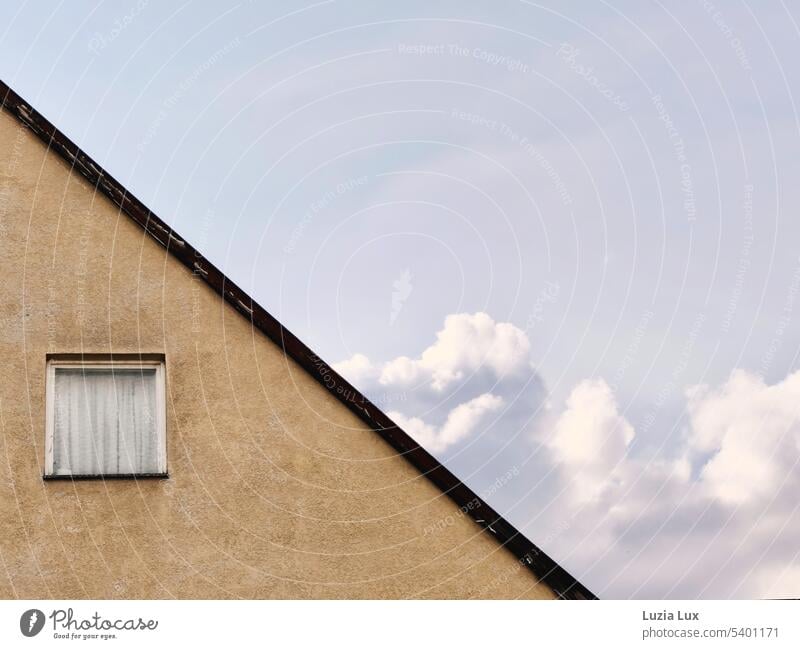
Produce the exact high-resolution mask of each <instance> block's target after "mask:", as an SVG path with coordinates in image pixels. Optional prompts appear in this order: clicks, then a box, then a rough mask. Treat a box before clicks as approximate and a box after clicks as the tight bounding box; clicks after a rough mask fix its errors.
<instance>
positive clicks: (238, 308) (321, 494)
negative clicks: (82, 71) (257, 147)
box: [0, 87, 591, 598]
mask: <svg viewBox="0 0 800 649" xmlns="http://www.w3.org/2000/svg"><path fill="white" fill-rule="evenodd" d="M0 94H3V95H4V94H6V93H5V89H4V88H3V87H0ZM12 99H13V101H11V102H7V104H8V105H7V108H8V109H9V110H10V111H14V110H16V118H17V119H15V118H14V117H12V115H11V114H9V113H8V112H0V151H2V153H0V160H2V164H3V165H4V167H3V168H2V169H1V171H2V173H3V177H2V178H3V183H2V185H1V186H0V231H1V232H2V235H3V236H2V240H1V241H0V246H2V254H0V270H2V272H3V276H4V277H6V278H14V279H13V281H7V282H5V283H4V285H3V288H2V289H0V295H2V300H0V345H2V347H3V351H4V352H5V355H6V359H7V363H6V364H5V366H4V367H3V368H2V370H0V398H1V399H2V404H3V416H4V422H3V424H4V429H3V440H4V443H5V446H6V451H7V454H8V456H9V458H10V461H9V463H8V466H0V502H2V503H3V505H2V506H1V508H0V524H1V526H0V529H1V530H2V534H3V536H2V538H3V539H4V540H3V541H2V542H3V544H4V545H3V554H4V556H5V557H6V560H7V561H8V560H9V559H10V561H11V565H12V567H13V569H12V570H10V571H9V572H10V574H11V575H12V577H11V578H10V579H9V578H8V577H6V576H2V575H0V595H5V596H12V595H14V594H15V595H16V596H19V597H26V598H36V597H47V596H53V597H63V598H69V597H92V598H105V597H114V596H117V597H119V596H122V597H131V598H132V597H137V598H138V597H141V598H149V597H214V598H216V597H228V596H230V597H233V596H236V597H248V598H261V597H286V598H294V597H351V598H355V597H370V598H373V597H552V596H554V591H553V586H552V584H555V587H556V590H558V592H559V593H561V594H563V595H564V596H581V595H582V596H584V597H585V596H587V594H588V596H591V594H590V593H588V591H585V589H583V588H582V587H580V585H579V584H576V582H574V580H571V578H570V577H569V575H566V573H564V571H563V570H561V569H560V568H558V567H557V566H555V564H554V563H553V562H552V561H551V560H550V559H549V558H547V557H546V556H544V555H543V554H541V553H539V551H538V550H537V549H536V548H535V546H533V545H532V544H530V542H528V541H527V539H525V538H524V537H523V536H522V535H520V534H519V533H517V532H516V530H514V529H513V528H512V527H511V526H510V525H508V523H506V522H505V521H503V520H502V519H500V517H499V516H497V514H496V513H495V512H493V510H491V509H490V508H489V506H488V505H486V504H485V503H483V502H482V501H480V499H477V497H476V496H475V495H474V494H472V492H470V491H469V490H468V489H467V488H466V487H465V486H463V485H461V484H460V483H459V482H458V481H457V480H456V479H455V478H454V476H452V474H450V473H449V472H448V471H446V469H444V468H443V467H440V466H439V465H438V463H436V461H435V460H433V458H432V457H431V456H429V455H428V454H427V453H425V452H424V450H423V449H418V448H417V447H416V445H414V444H413V440H410V438H408V436H407V435H405V434H404V433H402V431H399V430H397V429H395V428H394V427H393V426H392V424H391V422H390V421H389V420H388V418H386V417H385V415H383V413H381V412H380V411H379V410H377V409H376V408H374V406H372V404H370V403H369V402H368V401H366V400H365V399H363V397H361V395H360V394H358V392H357V391H355V390H354V389H353V388H352V386H349V385H348V384H347V383H346V382H344V381H343V380H342V379H341V378H340V377H338V375H336V374H335V373H333V371H332V370H330V368H329V367H328V366H327V364H325V363H324V362H323V361H321V359H318V358H316V357H315V356H314V355H313V352H311V351H310V350H308V349H307V348H306V347H305V346H304V345H302V343H300V341H298V340H297V339H296V338H294V337H293V336H292V335H291V334H290V333H289V332H286V331H285V330H283V329H282V328H281V327H280V324H279V323H277V321H275V320H274V319H273V318H271V316H269V314H267V313H266V312H264V311H263V309H261V308H260V307H259V306H258V305H256V304H254V303H252V301H250V299H249V298H248V297H247V296H246V295H245V294H244V293H243V292H241V291H240V290H239V289H238V288H237V287H235V286H234V285H232V284H231V283H230V282H229V281H228V280H227V279H226V278H224V276H222V275H221V273H219V271H217V270H216V269H215V268H214V267H213V266H211V265H210V264H209V263H208V262H207V261H206V260H205V259H204V258H203V257H202V256H201V255H199V253H197V252H196V251H194V249H193V248H191V246H190V245H189V244H188V243H187V242H185V241H183V240H182V239H181V238H180V237H179V236H177V235H176V234H175V233H174V232H172V231H171V230H170V229H169V228H168V227H167V226H165V225H164V224H163V222H161V221H160V220H158V219H157V218H155V217H152V216H151V215H150V214H149V213H148V212H147V211H146V209H145V208H144V207H143V206H142V205H141V204H140V203H138V201H136V200H135V199H133V198H131V197H128V196H127V195H126V194H125V192H124V189H122V188H121V187H120V186H119V185H118V184H117V183H116V182H115V181H113V179H110V178H109V177H108V176H107V175H105V174H104V173H103V172H102V170H100V169H99V167H97V166H96V165H95V164H94V163H93V162H92V161H91V160H89V159H87V158H85V156H83V154H82V153H80V152H78V151H77V149H76V148H74V145H71V143H69V141H68V140H66V138H64V137H63V135H61V134H60V133H57V132H56V131H55V130H54V129H53V131H50V132H48V131H46V129H47V128H48V127H49V124H48V123H46V122H45V121H44V120H42V119H41V118H40V117H38V116H37V115H36V114H35V113H34V112H33V111H32V110H31V109H30V108H29V107H27V105H26V104H24V103H23V104H20V102H21V100H19V99H18V98H15V96H13V97H12ZM25 125H27V126H29V127H32V128H33V129H34V130H37V129H38V130H39V133H38V135H39V137H38V138H37V137H36V134H34V132H33V131H32V130H30V129H29V128H26V126H25ZM49 128H52V127H49ZM53 135H55V136H57V137H56V140H57V141H54V140H52V139H51V137H52V136H53ZM42 137H44V139H45V140H46V141H48V142H49V143H50V144H51V147H52V148H51V150H50V151H48V150H47V148H46V147H45V146H43V145H42V142H41V141H40V138H42ZM70 145H71V146H73V149H69V146H70ZM87 177H88V179H87ZM120 206H121V207H122V208H123V209H122V210H121V209H120ZM137 220H138V223H137ZM223 298H224V299H223ZM243 316H244V317H243ZM269 338H272V340H270V339H269ZM275 342H277V343H278V344H275ZM81 352H82V353H112V352H113V353H141V352H146V353H163V354H164V355H165V357H166V365H167V370H166V371H167V427H168V465H169V473H170V479H169V480H161V481H138V482H135V483H133V482H125V481H116V482H105V483H103V482H96V481H92V482H83V483H71V482H48V483H46V484H43V483H42V479H41V475H42V467H41V464H42V440H43V426H44V414H43V408H44V403H43V395H44V365H45V358H46V356H47V354H53V353H81ZM398 451H401V454H398ZM4 473H5V475H3V474H4ZM11 503H17V505H16V506H11ZM473 518H478V519H480V520H482V521H484V524H485V525H487V526H488V525H492V531H491V532H490V531H487V530H486V529H482V528H481V526H479V525H478V524H476V523H475V522H474V521H473ZM509 528H510V529H509ZM498 529H499V530H500V532H501V533H502V538H500V539H499V541H500V542H498V538H496V536H497V534H498ZM6 539H8V541H6ZM504 544H505V545H506V546H507V547H504ZM509 547H510V549H511V551H509ZM522 548H524V551H522ZM548 562H549V563H548ZM534 564H535V568H536V570H531V567H532V565H534ZM97 565H104V566H105V569H104V570H102V571H98V570H97ZM540 575H541V576H542V577H543V578H540ZM564 575H566V577H565V576H564ZM4 580H5V582H4ZM6 582H8V583H6Z"/></svg>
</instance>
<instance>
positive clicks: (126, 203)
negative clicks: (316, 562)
mask: <svg viewBox="0 0 800 649" xmlns="http://www.w3.org/2000/svg"><path fill="white" fill-rule="evenodd" d="M0 103H2V106H3V107H4V108H5V109H6V111H8V112H9V113H10V114H11V115H12V116H14V117H15V118H16V119H17V120H19V121H20V122H21V123H22V124H23V125H24V126H25V127H27V128H28V129H30V130H31V131H32V132H33V133H34V134H35V135H36V136H37V137H38V138H39V139H40V140H42V142H44V144H45V145H46V146H47V148H48V150H52V151H54V152H55V153H57V154H58V155H59V156H60V157H61V158H63V159H64V161H66V162H67V163H68V164H69V165H70V166H71V168H72V169H74V170H77V171H78V172H79V173H80V174H81V175H82V176H84V178H86V180H88V181H89V182H90V183H91V184H92V185H94V187H95V189H96V190H97V191H99V192H101V193H102V194H104V195H105V196H106V197H107V198H108V199H109V200H111V202H112V203H113V204H114V205H116V206H117V207H118V208H119V209H120V210H121V211H122V212H124V213H125V214H126V215H127V216H128V217H130V218H131V219H132V220H133V221H134V222H135V223H137V224H138V225H139V226H140V227H141V228H142V229H143V230H144V231H145V232H146V233H147V234H148V235H149V236H150V237H151V238H152V239H154V240H155V241H156V242H157V243H159V244H160V245H161V246H163V247H164V248H166V249H167V251H168V252H169V253H170V254H171V255H172V256H173V257H175V258H176V259H177V260H178V261H180V262H181V263H182V264H183V265H184V266H185V267H186V268H188V269H189V270H190V271H191V272H192V273H193V274H194V275H195V277H197V278H198V279H201V280H202V281H203V282H205V283H206V284H207V285H208V286H209V287H210V288H211V289H212V290H213V291H214V292H215V293H217V294H218V295H220V296H221V297H222V298H223V299H224V300H225V301H226V302H228V304H230V305H231V306H232V307H233V308H234V309H235V310H236V311H238V312H239V313H240V314H241V315H243V316H244V317H245V318H247V319H248V320H250V322H251V324H252V325H253V326H254V327H256V328H257V329H259V330H260V331H261V332H262V333H263V334H265V335H266V336H267V337H268V338H269V339H270V340H272V341H273V342H274V343H275V344H276V345H278V346H279V347H280V348H281V349H282V350H283V352H284V353H285V354H286V355H287V356H289V357H290V358H291V359H293V360H294V361H295V362H297V363H298V364H299V365H300V366H301V367H302V368H303V369H304V370H306V371H307V372H308V373H309V374H310V375H311V376H312V377H313V378H314V379H316V380H317V381H318V382H319V383H320V384H321V385H322V386H323V387H324V388H325V389H326V390H327V391H328V392H330V393H331V394H332V395H333V396H334V397H336V399H338V400H339V401H340V402H341V403H343V404H344V405H345V406H346V407H347V408H348V409H349V410H350V411H352V412H353V413H354V414H355V415H356V416H358V417H359V418H360V419H361V420H362V421H363V422H364V423H365V424H367V426H369V427H370V429H372V430H373V431H374V432H376V433H377V434H378V435H380V437H381V438H383V439H384V440H385V441H386V442H388V443H389V445H391V447H392V448H394V449H395V450H396V451H397V452H398V453H399V454H400V455H402V456H403V457H404V458H405V459H406V460H407V461H408V462H410V463H411V464H412V465H413V466H414V467H415V468H416V469H417V470H418V471H420V473H422V475H423V476H425V477H426V478H427V479H428V480H430V481H431V482H432V483H433V484H434V485H436V486H437V487H438V488H439V489H440V490H441V491H442V492H443V493H444V494H445V495H447V496H448V497H449V498H450V499H451V500H452V501H453V502H454V503H455V504H456V505H458V506H459V508H460V509H461V510H462V511H463V512H464V513H466V514H468V515H469V516H470V518H472V519H473V521H475V523H476V524H477V525H478V526H479V527H480V528H481V529H482V530H483V531H485V532H486V533H488V534H489V535H490V536H493V537H494V538H495V539H496V540H497V541H498V543H500V544H501V545H502V546H503V547H505V548H506V549H507V550H509V551H510V552H511V553H512V554H513V555H514V556H515V557H516V558H517V559H518V560H519V561H520V563H521V564H522V565H523V566H525V567H527V568H528V569H529V570H530V571H531V572H532V573H533V574H534V576H535V577H536V579H537V580H539V581H541V582H543V583H545V584H546V585H547V586H549V587H550V588H551V589H552V590H553V591H554V592H555V593H556V595H557V596H558V597H559V598H561V599H597V597H596V596H595V595H594V594H593V593H592V592H591V591H590V590H589V589H588V588H586V587H585V586H584V585H583V584H581V583H580V582H579V581H577V580H576V579H575V578H573V577H572V576H571V575H570V574H569V573H568V572H567V571H566V570H564V568H562V567H561V566H560V565H558V564H557V563H556V562H555V561H554V560H553V559H551V558H550V557H549V556H548V555H547V554H545V553H544V552H543V551H542V550H540V549H539V548H538V547H537V546H536V545H534V544H533V543H532V542H531V541H529V540H528V539H527V538H526V537H525V535H523V534H522V533H521V532H520V531H519V530H517V529H516V528H515V527H514V526H513V525H512V524H511V523H509V522H508V521H507V520H505V518H503V517H502V516H500V514H498V513H497V512H496V511H495V510H494V509H492V508H491V507H490V506H489V505H488V504H486V503H485V502H484V501H483V499H481V498H480V497H479V496H478V495H477V494H475V492H473V491H472V490H471V489H470V488H469V487H467V486H466V485H465V484H464V483H462V482H461V481H460V480H459V479H458V478H457V477H456V476H455V475H454V474H453V473H451V472H450V471H449V470H448V469H447V468H445V467H444V466H443V465H442V464H441V463H440V462H439V461H438V460H436V458H434V457H433V456H432V455H431V454H430V453H429V452H428V451H426V450H425V449H424V448H423V447H422V446H420V445H419V444H418V443H417V442H415V441H414V439H413V438H412V437H411V436H410V435H408V433H406V432H405V431H404V430H402V429H401V428H400V427H399V426H398V425H397V424H395V423H394V422H393V421H392V420H391V419H390V418H389V417H388V416H387V415H386V414H385V413H384V412H383V411H381V410H380V409H379V408H378V407H377V406H375V405H374V404H373V403H371V402H370V401H369V399H367V398H366V397H365V396H364V395H363V394H361V392H359V391H358V390H357V389H356V388H354V387H353V386H352V385H351V384H350V383H349V382H348V381H346V380H345V379H344V378H343V377H341V376H340V375H339V374H338V372H336V370H334V369H333V368H332V367H331V366H330V365H329V364H328V363H326V362H325V361H324V360H323V359H321V358H320V357H319V356H318V355H317V354H315V353H314V352H313V351H312V350H311V349H310V348H309V347H308V346H307V345H305V344H304V343H303V342H302V341H301V340H300V339H299V338H297V336H295V335H294V334H293V333H292V332H291V331H289V330H288V329H286V328H285V327H284V326H283V325H282V324H281V323H280V322H279V321H278V320H277V319H276V318H275V317H273V316H272V315H271V314H270V313H269V312H268V311H267V310H266V309H264V308H263V307H262V306H261V305H259V304H258V303H257V302H255V301H254V300H253V299H252V298H251V297H250V296H249V295H248V294H247V293H245V292H244V291H243V290H242V289H241V288H239V287H238V286H237V285H236V284H235V283H234V282H232V281H231V280H230V279H228V278H227V277H226V276H225V275H224V274H223V273H222V271H220V270H219V269H218V268H217V267H216V266H214V265H213V264H212V263H211V262H210V261H208V260H207V259H206V258H205V257H204V256H203V255H202V254H201V253H200V251H198V250H197V249H196V248H194V247H193V246H192V245H191V244H189V243H188V242H187V241H186V240H185V239H184V238H183V237H181V236H180V235H178V233H177V232H175V230H173V229H172V228H171V227H170V226H169V225H167V224H166V223H165V222H164V221H162V220H161V219H160V218H159V217H158V216H157V215H156V214H154V213H153V212H151V211H150V210H149V209H148V208H147V207H146V206H145V205H144V204H143V203H142V202H141V201H140V200H139V199H137V198H136V197H135V196H133V195H132V194H130V193H129V192H128V191H127V190H126V189H125V187H124V186H123V185H122V184H121V183H120V182H119V181H117V180H116V179H115V178H113V177H112V176H111V175H110V174H108V173H107V172H106V171H105V170H104V169H103V168H102V167H101V166H100V165H98V164H97V163H96V162H95V161H94V160H93V159H92V158H91V157H90V156H89V155H87V154H86V153H85V152H84V151H82V150H81V149H80V147H78V146H77V145H76V144H75V143H73V142H72V141H71V140H70V139H69V138H68V137H67V136H66V135H64V134H63V133H62V132H61V131H60V130H58V129H57V128H56V127H55V126H53V124H51V123H50V122H49V121H48V120H47V119H46V118H45V117H44V116H42V115H41V114H40V113H39V112H38V111H36V110H35V109H34V108H33V107H32V106H31V105H30V104H29V103H28V102H26V101H25V100H24V99H23V98H22V97H20V96H19V95H18V94H17V93H16V92H14V91H13V90H12V89H11V88H10V87H9V86H8V85H7V84H6V83H4V82H3V81H2V80H0Z"/></svg>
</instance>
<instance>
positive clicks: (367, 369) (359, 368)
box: [333, 354, 376, 385]
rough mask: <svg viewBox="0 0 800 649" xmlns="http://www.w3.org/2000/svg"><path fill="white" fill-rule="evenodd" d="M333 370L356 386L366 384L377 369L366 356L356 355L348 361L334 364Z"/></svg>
mask: <svg viewBox="0 0 800 649" xmlns="http://www.w3.org/2000/svg"><path fill="white" fill-rule="evenodd" d="M333 369H335V370H336V371H337V372H339V374H341V375H342V376H343V377H345V378H346V379H347V380H348V381H350V382H351V383H353V384H354V385H358V384H361V383H364V382H365V381H366V380H367V379H369V378H371V377H372V376H373V375H374V373H375V371H376V370H375V368H374V367H373V365H372V363H371V362H370V360H369V358H367V357H366V356H365V355H364V354H354V355H353V356H351V357H350V358H348V359H347V360H346V361H341V362H339V363H334V365H333Z"/></svg>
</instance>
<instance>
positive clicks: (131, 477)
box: [42, 473, 169, 481]
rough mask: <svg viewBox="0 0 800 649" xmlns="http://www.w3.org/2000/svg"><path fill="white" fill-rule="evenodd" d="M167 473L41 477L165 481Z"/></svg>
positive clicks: (49, 477) (47, 479)
mask: <svg viewBox="0 0 800 649" xmlns="http://www.w3.org/2000/svg"><path fill="white" fill-rule="evenodd" d="M168 478H169V473H113V474H110V475H91V474H89V475H43V476H42V479H43V480H45V481H50V480H166V479H168Z"/></svg>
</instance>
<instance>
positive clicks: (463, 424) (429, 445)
mask: <svg viewBox="0 0 800 649" xmlns="http://www.w3.org/2000/svg"><path fill="white" fill-rule="evenodd" d="M503 403H504V401H503V398H502V397H497V396H494V395H492V394H482V395H481V396H479V397H476V398H475V399H472V400H471V401H467V402H466V403H462V404H461V405H459V406H456V407H455V408H453V409H452V410H451V411H450V413H449V414H448V415H447V421H446V422H445V423H444V425H443V426H441V427H440V428H437V427H435V426H431V425H430V424H426V423H425V422H424V421H423V420H422V419H419V418H418V417H405V416H404V415H403V414H402V413H399V412H395V411H392V412H390V413H388V414H389V416H390V417H391V418H392V419H393V420H394V421H395V422H396V423H397V425H398V426H400V427H401V428H403V429H404V430H405V431H406V432H408V433H409V434H410V435H411V436H412V437H413V438H414V439H415V440H416V441H417V442H418V443H419V444H420V445H422V446H423V447H425V448H426V449H427V450H429V451H431V452H433V453H438V452H441V451H444V450H445V449H447V448H448V447H450V446H452V445H453V444H457V443H458V442H460V441H461V440H462V439H464V438H466V437H469V436H470V435H471V434H472V433H473V431H474V430H475V428H476V427H477V425H478V424H479V423H480V421H481V419H483V417H484V415H486V414H487V413H489V412H494V411H496V410H499V409H500V408H501V407H502V406H503Z"/></svg>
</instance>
